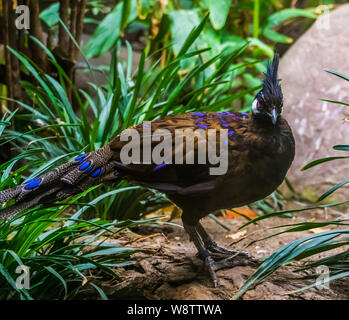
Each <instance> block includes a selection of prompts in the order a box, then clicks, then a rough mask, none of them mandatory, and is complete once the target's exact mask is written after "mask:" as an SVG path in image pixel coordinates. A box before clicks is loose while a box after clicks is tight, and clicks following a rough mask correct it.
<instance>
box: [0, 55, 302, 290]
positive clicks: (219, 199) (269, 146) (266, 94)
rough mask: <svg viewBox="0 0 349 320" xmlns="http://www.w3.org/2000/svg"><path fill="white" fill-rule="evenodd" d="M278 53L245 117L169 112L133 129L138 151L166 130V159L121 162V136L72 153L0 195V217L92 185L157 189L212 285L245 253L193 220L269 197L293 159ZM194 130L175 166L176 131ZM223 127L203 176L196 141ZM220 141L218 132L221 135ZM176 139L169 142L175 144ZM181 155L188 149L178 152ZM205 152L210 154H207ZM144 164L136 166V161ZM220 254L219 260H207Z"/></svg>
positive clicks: (241, 261)
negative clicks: (219, 159) (221, 157)
mask: <svg viewBox="0 0 349 320" xmlns="http://www.w3.org/2000/svg"><path fill="white" fill-rule="evenodd" d="M278 64H279V56H278V54H275V55H274V59H273V60H272V62H270V63H269V64H268V66H267V71H266V73H265V78H264V81H263V86H262V89H261V90H260V91H259V92H258V94H257V95H256V97H255V99H254V101H253V104H252V112H251V114H247V113H230V112H221V113H216V112H192V113H186V114H182V115H169V116H167V117H164V118H163V119H157V120H154V121H152V122H146V123H143V124H140V125H137V126H135V127H133V128H132V129H134V130H136V131H137V133H138V134H139V137H140V140H139V141H140V150H143V149H146V146H145V145H144V144H145V142H144V141H147V142H146V143H148V147H149V148H150V149H151V151H154V150H155V149H156V148H157V147H159V144H160V143H162V142H163V140H164V139H162V140H161V139H157V140H156V139H155V141H154V140H150V142H149V139H146V140H144V138H147V137H145V136H144V135H145V134H144V132H145V130H144V129H145V127H148V128H147V129H148V130H150V132H151V133H153V132H155V131H156V130H157V129H166V130H167V131H168V132H170V133H171V139H170V140H169V141H170V147H172V149H171V153H170V158H169V161H167V162H163V163H161V164H159V163H154V161H152V160H151V161H145V157H144V156H143V158H142V159H141V161H140V162H138V163H137V162H130V163H125V161H124V162H123V161H122V160H121V158H122V148H123V147H125V145H126V144H128V143H129V140H127V141H124V140H125V139H122V138H121V135H122V134H121V135H119V136H118V137H116V138H115V139H113V140H112V141H111V142H110V143H109V144H108V145H106V146H104V147H102V148H100V149H98V150H96V151H93V152H90V153H87V154H82V155H80V156H77V157H76V158H75V159H73V160H72V161H70V162H68V163H66V164H63V165H61V166H59V167H58V168H56V169H54V170H53V171H50V172H48V173H46V174H43V175H41V176H39V177H36V178H33V179H31V180H29V181H26V182H24V183H22V184H21V185H19V186H18V187H16V188H13V189H7V190H4V191H2V192H0V203H5V202H7V201H8V200H10V199H14V200H15V203H14V204H13V205H12V206H10V207H7V208H4V209H3V210H1V211H0V218H1V219H7V220H8V219H10V218H12V217H13V216H14V215H16V214H17V213H18V212H20V211H23V210H26V209H28V208H30V207H33V206H35V205H37V204H45V205H48V204H50V203H52V202H55V201H61V200H63V199H65V198H68V197H71V196H73V195H76V194H79V193H81V192H82V191H84V190H86V189H88V188H90V187H91V186H93V185H97V184H102V183H105V184H107V183H115V182H118V181H120V180H128V181H130V182H132V183H134V184H137V185H141V186H144V187H147V188H152V189H156V190H158V191H160V192H163V193H165V194H166V195H167V197H168V198H169V199H170V200H171V201H173V202H174V203H175V204H176V205H177V206H179V207H180V208H181V209H182V211H183V213H182V221H183V226H184V229H185V230H186V231H187V233H188V234H189V236H190V239H191V241H192V242H193V243H194V245H195V247H196V248H197V250H198V256H199V257H200V258H201V259H202V260H203V262H204V265H205V267H206V269H207V270H208V272H209V274H210V276H211V278H212V280H213V283H214V286H216V285H217V279H216V274H215V271H216V270H218V269H220V268H224V267H232V266H235V265H241V264H243V265H244V264H249V263H250V262H251V261H252V260H253V257H252V256H251V255H249V254H248V253H247V252H238V251H235V250H230V249H226V248H224V247H221V246H219V245H218V244H216V242H215V241H213V240H212V239H211V237H210V236H209V235H208V234H207V232H206V231H205V230H204V228H203V226H202V224H201V223H200V219H201V218H203V217H205V216H207V215H208V214H209V213H212V212H213V211H215V210H218V209H228V208H233V207H238V206H244V205H247V204H250V203H252V202H254V201H257V200H260V199H262V198H264V197H266V196H268V195H269V194H271V193H272V192H273V191H274V190H275V189H276V188H277V187H278V186H279V185H280V184H281V183H282V181H283V179H284V178H285V175H286V173H287V170H288V169H289V167H290V165H291V163H292V161H293V158H294V154H295V142H294V138H293V135H292V131H291V128H290V127H289V125H288V123H287V121H286V120H285V119H284V118H283V117H282V116H281V113H282V108H283V95H282V91H281V87H280V84H279V82H278V78H277V70H278ZM179 129H181V130H184V129H191V130H194V129H201V130H203V132H204V135H201V136H197V137H196V140H195V143H194V144H193V150H192V154H193V155H194V157H192V158H193V159H194V161H192V162H188V163H186V162H185V161H183V162H184V163H176V161H175V158H176V155H177V154H178V153H180V152H182V153H183V150H184V149H186V148H187V147H186V145H185V144H184V142H182V144H179V145H178V144H176V143H177V142H178V141H175V140H176V139H175V138H174V137H175V132H176V130H179ZM210 129H215V130H216V132H223V129H225V130H226V132H227V134H226V135H225V137H226V139H225V140H223V141H222V140H221V139H220V137H219V138H218V136H217V139H216V140H217V145H216V149H215V150H214V151H216V150H218V149H219V148H220V147H221V146H222V145H221V144H222V143H223V144H224V146H226V148H227V170H226V171H225V172H224V173H223V174H211V171H210V169H212V167H217V165H216V164H210V163H207V162H206V163H205V162H204V161H198V156H197V155H198V146H199V145H200V139H204V138H207V137H208V135H209V134H210V132H214V131H215V130H210ZM219 136H221V134H219ZM222 136H223V134H222ZM175 142H176V143H175ZM185 151H188V150H185ZM208 152H210V151H208ZM142 160H144V161H142ZM217 254H220V255H222V256H223V259H221V260H217V259H216V260H214V258H215V257H216V256H217Z"/></svg>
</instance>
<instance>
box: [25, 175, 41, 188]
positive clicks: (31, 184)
mask: <svg viewBox="0 0 349 320" xmlns="http://www.w3.org/2000/svg"><path fill="white" fill-rule="evenodd" d="M40 183H41V179H39V178H34V179H31V180H29V183H28V184H27V185H26V186H25V188H26V189H27V190H30V189H34V188H36V187H38V186H39V185H40Z"/></svg>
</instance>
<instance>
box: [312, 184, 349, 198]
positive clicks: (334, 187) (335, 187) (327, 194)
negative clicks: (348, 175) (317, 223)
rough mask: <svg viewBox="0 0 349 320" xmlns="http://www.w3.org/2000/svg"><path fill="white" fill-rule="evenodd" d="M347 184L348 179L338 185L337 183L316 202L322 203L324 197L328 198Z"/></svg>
mask: <svg viewBox="0 0 349 320" xmlns="http://www.w3.org/2000/svg"><path fill="white" fill-rule="evenodd" d="M347 183H349V179H346V180H344V181H342V182H340V183H337V184H336V185H335V186H333V187H332V188H331V189H330V190H328V191H326V192H325V193H324V194H323V195H321V196H320V198H319V199H318V201H322V200H324V199H325V198H326V197H328V196H329V195H330V194H332V193H333V192H335V191H336V190H337V189H339V188H341V187H343V186H344V185H346V184H347Z"/></svg>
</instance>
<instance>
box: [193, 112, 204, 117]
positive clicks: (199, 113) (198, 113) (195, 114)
mask: <svg viewBox="0 0 349 320" xmlns="http://www.w3.org/2000/svg"><path fill="white" fill-rule="evenodd" d="M191 115H192V116H199V117H203V116H204V115H205V114H204V113H202V112H194V113H192V114H191Z"/></svg>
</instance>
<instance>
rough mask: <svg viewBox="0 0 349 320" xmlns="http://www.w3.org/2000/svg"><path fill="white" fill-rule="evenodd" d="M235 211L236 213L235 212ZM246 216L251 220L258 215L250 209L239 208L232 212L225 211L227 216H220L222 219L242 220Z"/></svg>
mask: <svg viewBox="0 0 349 320" xmlns="http://www.w3.org/2000/svg"><path fill="white" fill-rule="evenodd" d="M234 211H235V212H234ZM243 216H246V217H248V218H250V219H254V218H257V217H258V215H257V214H256V213H255V212H254V211H253V210H251V209H250V208H248V207H238V208H233V209H231V210H225V215H224V216H220V218H222V219H241V218H243Z"/></svg>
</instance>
